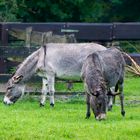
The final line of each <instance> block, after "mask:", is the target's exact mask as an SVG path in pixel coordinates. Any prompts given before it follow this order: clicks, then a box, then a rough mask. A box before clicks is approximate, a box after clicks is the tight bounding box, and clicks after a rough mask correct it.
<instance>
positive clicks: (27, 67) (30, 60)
mask: <svg viewBox="0 0 140 140" xmlns="http://www.w3.org/2000/svg"><path fill="white" fill-rule="evenodd" d="M39 52H40V49H39V50H37V51H35V52H33V53H32V54H31V55H29V56H28V57H27V58H26V59H25V60H24V61H23V62H22V63H21V64H20V65H19V66H18V67H17V70H16V72H15V73H14V74H13V76H19V75H22V76H23V79H22V81H26V80H28V79H29V78H30V77H31V76H32V75H33V74H34V73H35V71H36V68H35V67H36V65H37V62H38V56H39Z"/></svg>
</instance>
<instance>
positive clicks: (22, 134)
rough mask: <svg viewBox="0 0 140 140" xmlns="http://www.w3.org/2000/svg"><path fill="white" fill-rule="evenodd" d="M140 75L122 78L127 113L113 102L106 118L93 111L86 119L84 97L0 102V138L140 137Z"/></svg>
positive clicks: (89, 139) (104, 139) (92, 139)
mask: <svg viewBox="0 0 140 140" xmlns="http://www.w3.org/2000/svg"><path fill="white" fill-rule="evenodd" d="M139 85H140V78H134V77H127V78H126V79H125V89H124V90H125V99H126V100H125V104H126V105H125V110H126V116H125V117H122V116H121V114H120V106H119V104H118V103H119V102H118V99H117V103H116V105H115V106H114V107H113V110H112V111H111V112H108V114H107V120H105V121H96V120H95V119H94V116H93V114H92V115H91V118H90V119H88V120H86V119H85V112H86V104H85V101H84V100H85V99H84V97H79V96H75V97H73V98H70V99H68V100H65V101H61V100H57V101H56V104H55V107H54V108H50V106H49V103H48V101H47V104H46V106H45V107H44V108H40V107H39V103H38V101H37V100H36V99H30V98H29V97H27V98H25V99H23V100H20V101H19V102H17V103H16V104H15V105H13V106H5V105H3V103H0V140H32V139H33V140H34V139H39V140H67V139H72V140H139V139H140V95H139V94H140V93H139V91H140V87H139Z"/></svg>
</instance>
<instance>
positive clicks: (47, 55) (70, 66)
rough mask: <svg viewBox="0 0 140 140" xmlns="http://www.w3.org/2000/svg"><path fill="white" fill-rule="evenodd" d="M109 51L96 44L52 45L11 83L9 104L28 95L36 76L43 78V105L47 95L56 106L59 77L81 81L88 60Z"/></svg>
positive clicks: (31, 58)
mask: <svg viewBox="0 0 140 140" xmlns="http://www.w3.org/2000/svg"><path fill="white" fill-rule="evenodd" d="M105 49H106V48H105V47H104V46H102V45H99V44H96V43H74V44H72V43H70V44H65V43H64V44H59V43H49V44H47V45H45V46H44V47H41V48H39V49H38V50H37V51H35V52H34V53H32V54H31V55H30V56H28V57H27V58H26V59H25V60H24V61H23V62H22V63H21V64H20V66H19V68H18V69H17V71H16V72H15V74H14V75H13V76H12V78H10V79H9V81H8V83H7V90H6V94H5V97H4V103H5V104H12V103H15V102H16V101H17V100H18V98H19V97H20V96H21V95H22V94H23V93H24V85H25V82H26V81H27V80H28V79H29V78H30V77H31V76H32V75H34V74H35V73H37V74H38V75H39V76H41V77H42V81H43V84H42V95H41V101H40V105H45V100H46V94H47V93H49V95H50V105H52V106H54V92H55V89H54V84H55V77H58V78H63V79H75V80H77V79H80V72H81V69H82V65H83V62H84V60H85V59H86V57H87V56H88V55H89V54H91V53H93V52H95V51H101V50H105Z"/></svg>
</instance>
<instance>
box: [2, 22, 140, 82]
mask: <svg viewBox="0 0 140 140" xmlns="http://www.w3.org/2000/svg"><path fill="white" fill-rule="evenodd" d="M27 27H32V31H36V32H43V33H44V32H49V31H52V32H53V34H57V35H61V36H62V35H69V34H74V35H75V37H76V40H78V41H81V42H83V41H98V42H107V41H119V40H140V23H0V46H1V47H0V73H1V74H0V79H1V80H0V82H6V81H7V80H8V78H9V72H10V69H11V68H13V67H15V66H17V65H18V64H19V61H15V60H14V61H13V60H12V58H13V57H22V58H25V57H27V56H28V55H29V54H30V53H31V52H33V51H34V50H36V48H35V47H31V48H30V47H16V48H15V47H11V46H12V45H11V44H10V43H11V42H16V41H19V40H22V39H21V38H20V39H19V38H15V36H14V35H13V34H12V35H11V33H14V30H15V29H16V30H17V29H18V30H26V28H27ZM18 36H19V35H18ZM23 40H24V39H23ZM131 56H132V58H134V59H135V60H136V61H137V62H138V63H139V64H140V54H131Z"/></svg>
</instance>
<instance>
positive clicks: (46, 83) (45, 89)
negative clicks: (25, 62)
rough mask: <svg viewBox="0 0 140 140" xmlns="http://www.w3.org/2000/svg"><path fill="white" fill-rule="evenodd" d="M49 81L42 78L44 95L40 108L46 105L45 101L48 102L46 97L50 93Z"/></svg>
mask: <svg viewBox="0 0 140 140" xmlns="http://www.w3.org/2000/svg"><path fill="white" fill-rule="evenodd" d="M47 86H48V81H47V79H44V78H42V95H41V100H40V106H44V105H45V101H46V95H47V92H48V87H47Z"/></svg>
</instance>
